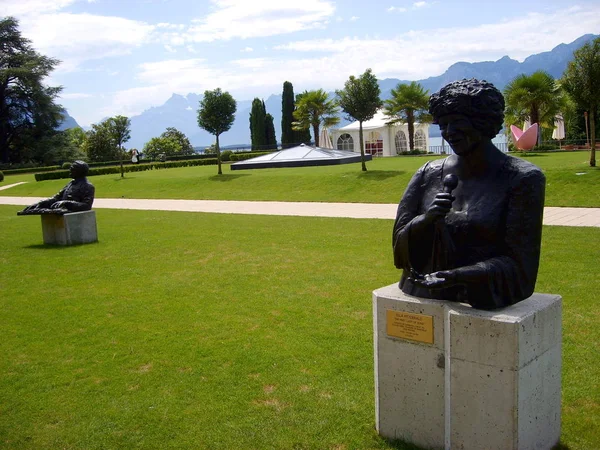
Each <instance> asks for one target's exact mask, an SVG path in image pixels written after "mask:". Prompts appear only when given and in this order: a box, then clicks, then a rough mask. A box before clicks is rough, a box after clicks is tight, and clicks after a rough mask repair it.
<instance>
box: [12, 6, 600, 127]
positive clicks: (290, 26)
mask: <svg viewBox="0 0 600 450" xmlns="http://www.w3.org/2000/svg"><path fill="white" fill-rule="evenodd" d="M0 14H1V15H3V16H5V15H12V16H15V17H16V18H17V19H19V20H20V23H21V30H22V32H23V34H24V35H25V36H26V37H28V38H29V39H31V40H32V41H33V44H34V46H35V47H36V48H37V49H38V50H39V51H40V52H42V53H44V54H46V55H49V56H53V57H56V58H58V59H60V60H61V61H62V63H61V64H60V65H59V66H58V68H57V70H55V72H54V73H53V74H52V76H51V78H50V79H49V80H48V83H49V84H52V85H62V86H63V87H64V91H63V94H62V98H61V100H60V102H61V104H62V105H63V106H65V107H66V108H67V109H68V110H69V112H70V114H71V115H72V116H73V117H74V118H75V119H76V120H77V121H78V122H79V124H80V125H84V126H89V125H90V124H91V123H95V122H98V121H100V120H101V119H102V118H104V117H107V116H113V115H116V114H123V115H127V116H133V115H136V114H139V113H141V112H142V111H143V110H145V109H147V108H149V107H151V106H158V105H161V104H162V103H164V102H165V101H166V100H167V99H168V98H169V97H170V96H171V94H172V93H178V94H182V95H186V94H187V93H189V92H194V93H202V92H204V91H205V90H207V89H214V88H217V87H220V88H221V89H223V90H226V91H229V92H230V93H231V94H232V95H234V97H235V98H237V99H238V100H248V99H252V98H254V97H264V98H266V97H268V96H269V95H270V94H279V93H281V90H282V84H283V82H284V81H286V80H288V81H291V82H292V83H293V85H294V90H295V92H301V91H303V90H305V89H315V88H324V89H326V90H333V89H337V88H341V87H343V83H344V81H345V80H346V79H348V77H349V76H350V75H358V74H360V73H362V72H364V70H365V69H367V68H369V67H370V68H372V69H373V72H374V73H375V75H376V76H377V77H378V78H380V79H383V78H399V79H406V80H416V79H422V78H427V77H429V76H436V75H440V74H441V73H443V72H444V71H445V70H446V69H447V68H448V66H450V65H451V64H453V63H455V62H457V61H468V62H476V61H489V60H497V59H499V58H501V57H502V56H504V55H508V56H510V57H511V58H513V59H517V60H519V61H522V60H523V59H524V58H525V57H527V56H529V55H530V54H533V53H539V52H543V51H548V50H551V49H552V48H553V47H555V46H556V45H558V44H560V43H563V42H565V43H569V42H572V41H573V40H575V39H576V38H578V37H579V36H581V35H583V34H586V33H594V34H598V33H600V2H598V1H586V0H582V1H576V2H569V1H567V0H562V1H553V0H544V1H539V0H526V1H523V0H519V1H515V0H504V1H502V0H498V1H487V0H478V1H471V0H464V1H448V0H437V1H436V0H432V1H416V2H415V1H404V0H385V1H381V0H370V1H356V0H342V1H339V0H338V1H333V0H300V1H298V0H295V1H288V0H210V1H208V0H205V1H201V0H195V1H192V0H0Z"/></svg>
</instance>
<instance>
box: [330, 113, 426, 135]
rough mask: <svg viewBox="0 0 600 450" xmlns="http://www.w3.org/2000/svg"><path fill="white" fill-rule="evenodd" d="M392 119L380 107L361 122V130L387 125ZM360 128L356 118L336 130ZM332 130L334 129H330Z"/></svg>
mask: <svg viewBox="0 0 600 450" xmlns="http://www.w3.org/2000/svg"><path fill="white" fill-rule="evenodd" d="M391 120H392V118H391V117H390V116H387V115H386V114H385V113H384V112H383V109H380V110H379V111H377V112H376V113H375V115H374V116H373V118H372V119H371V120H367V121H366V122H363V131H364V130H374V129H376V128H383V127H385V126H387V125H388V124H389V122H390V121H391ZM417 125H420V124H419V123H416V122H415V126H417ZM359 128H360V124H359V122H358V120H357V121H356V122H352V123H351V124H349V125H346V126H345V127H342V128H338V129H337V130H335V131H337V132H344V131H355V130H358V129H359ZM332 131H334V130H332Z"/></svg>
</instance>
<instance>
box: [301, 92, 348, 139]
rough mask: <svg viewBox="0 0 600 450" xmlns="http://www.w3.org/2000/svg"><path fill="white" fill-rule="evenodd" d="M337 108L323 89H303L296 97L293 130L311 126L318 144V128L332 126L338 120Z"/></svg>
mask: <svg viewBox="0 0 600 450" xmlns="http://www.w3.org/2000/svg"><path fill="white" fill-rule="evenodd" d="M338 113H339V108H338V106H337V104H336V102H335V100H329V97H328V95H327V92H325V91H324V90H323V89H318V90H316V91H304V92H303V93H302V94H299V95H298V97H297V98H296V110H295V111H294V119H296V121H295V122H292V128H293V129H294V130H305V129H307V128H309V127H311V126H312V129H313V135H314V138H315V145H316V146H317V147H318V146H319V128H320V126H321V125H323V126H324V127H326V128H328V127H332V126H333V125H336V124H338V123H339V122H340V118H339V117H338V116H337V114H338Z"/></svg>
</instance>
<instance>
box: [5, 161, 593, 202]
mask: <svg viewBox="0 0 600 450" xmlns="http://www.w3.org/2000/svg"><path fill="white" fill-rule="evenodd" d="M433 158H434V157H431V156H422V157H397V158H378V159H376V160H374V161H372V162H369V163H368V168H369V170H368V172H365V173H363V172H361V170H360V164H348V165H341V166H326V167H307V168H284V169H257V170H242V171H231V170H230V169H229V168H228V167H227V166H225V168H224V170H225V173H224V174H223V175H221V176H217V175H216V168H215V167H212V166H207V167H205V166H200V167H189V168H181V169H168V170H155V171H149V172H138V173H132V174H126V176H125V178H123V179H122V178H120V176H118V175H103V176H97V177H93V178H91V181H92V183H93V184H94V185H95V186H96V195H97V197H99V198H100V197H102V198H180V199H214V200H272V201H320V202H353V203H357V202H358V203H361V202H363V203H397V202H398V201H399V200H400V197H401V196H402V193H403V192H404V189H405V188H406V185H407V184H408V182H409V180H410V178H411V177H412V175H413V174H414V172H415V171H416V170H417V169H418V168H419V167H420V166H421V165H423V164H424V163H425V162H426V161H427V160H429V159H433ZM525 158H526V159H528V160H530V161H532V162H533V163H535V164H537V165H538V166H540V167H541V168H542V169H543V170H544V171H545V173H546V178H547V187H546V205H547V206H587V207H600V195H598V190H599V189H600V168H598V167H596V168H591V167H589V164H588V159H589V155H588V153H587V152H563V153H539V154H537V155H535V154H534V155H527V156H525ZM577 174H580V175H577ZM18 181H29V183H27V184H25V185H21V186H18V187H14V188H11V189H8V190H4V191H0V195H5V196H40V197H44V196H50V195H53V194H55V193H56V192H57V191H58V190H59V189H60V188H61V187H62V186H64V184H65V180H53V181H44V182H39V183H37V182H35V181H34V178H33V175H15V176H7V177H6V178H5V180H4V182H3V183H2V184H12V183H16V182H18ZM2 184H0V186H2Z"/></svg>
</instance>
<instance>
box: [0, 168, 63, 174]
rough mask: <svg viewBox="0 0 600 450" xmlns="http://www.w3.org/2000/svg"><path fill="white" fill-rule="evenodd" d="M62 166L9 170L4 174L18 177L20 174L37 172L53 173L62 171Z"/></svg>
mask: <svg viewBox="0 0 600 450" xmlns="http://www.w3.org/2000/svg"><path fill="white" fill-rule="evenodd" d="M60 168H61V167H60V166H47V167H26V168H22V169H8V170H4V173H5V174H6V175H17V174H20V173H31V172H35V173H39V172H51V171H53V170H58V169H60Z"/></svg>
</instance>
